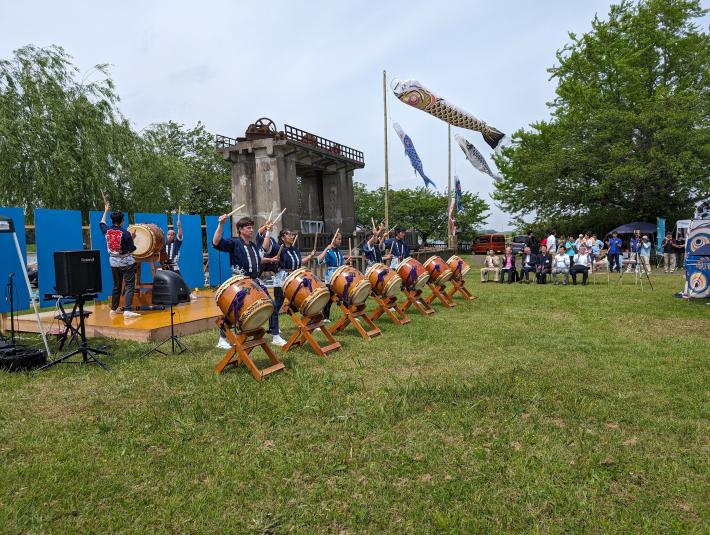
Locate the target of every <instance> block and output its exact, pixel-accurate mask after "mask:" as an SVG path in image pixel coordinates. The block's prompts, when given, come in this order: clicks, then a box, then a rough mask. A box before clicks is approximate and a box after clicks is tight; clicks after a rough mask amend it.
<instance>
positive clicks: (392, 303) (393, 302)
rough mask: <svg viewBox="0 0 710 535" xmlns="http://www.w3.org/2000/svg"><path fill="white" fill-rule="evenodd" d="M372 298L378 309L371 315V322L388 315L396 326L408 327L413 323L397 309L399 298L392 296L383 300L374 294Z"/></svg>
mask: <svg viewBox="0 0 710 535" xmlns="http://www.w3.org/2000/svg"><path fill="white" fill-rule="evenodd" d="M372 297H373V299H374V300H375V301H376V302H377V307H376V308H375V309H374V310H373V311H372V313H371V314H370V320H371V321H375V320H377V319H379V318H380V316H382V314H387V315H388V316H389V318H390V319H391V320H392V323H394V324H395V325H406V324H407V323H409V322H410V321H412V320H411V319H409V316H407V315H406V314H405V313H404V312H402V311H401V310H399V309H398V308H397V296H395V295H391V296H389V297H384V298H383V297H380V296H379V295H377V294H375V293H373V294H372Z"/></svg>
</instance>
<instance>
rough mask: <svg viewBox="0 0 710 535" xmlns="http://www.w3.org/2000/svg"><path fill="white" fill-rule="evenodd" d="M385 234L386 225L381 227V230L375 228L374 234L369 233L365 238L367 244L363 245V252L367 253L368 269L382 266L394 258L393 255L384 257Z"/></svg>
mask: <svg viewBox="0 0 710 535" xmlns="http://www.w3.org/2000/svg"><path fill="white" fill-rule="evenodd" d="M383 232H384V225H380V227H379V228H375V229H374V230H373V232H370V233H368V234H367V236H366V237H365V243H363V244H362V252H363V253H365V260H366V262H367V267H370V266H372V265H374V264H381V263H382V262H383V261H387V260H389V259H390V258H392V255H384V253H385V243H384V240H383V239H382V233H383Z"/></svg>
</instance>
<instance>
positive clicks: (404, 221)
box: [354, 182, 489, 242]
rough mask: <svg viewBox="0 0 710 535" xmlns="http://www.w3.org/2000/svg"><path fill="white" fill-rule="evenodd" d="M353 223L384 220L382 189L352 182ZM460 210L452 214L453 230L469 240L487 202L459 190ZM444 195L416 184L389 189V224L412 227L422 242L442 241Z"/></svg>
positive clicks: (444, 234) (481, 220)
mask: <svg viewBox="0 0 710 535" xmlns="http://www.w3.org/2000/svg"><path fill="white" fill-rule="evenodd" d="M354 191H355V222H356V223H357V224H358V225H362V226H371V224H372V223H371V221H372V220H373V219H374V220H375V221H376V222H380V221H382V220H383V219H384V213H385V212H384V202H385V201H384V199H385V190H384V188H377V189H375V190H368V189H367V187H366V186H365V184H361V183H359V182H356V183H355V184H354ZM462 201H463V206H464V212H463V213H462V214H455V216H454V219H455V221H456V233H457V235H458V236H459V237H461V238H463V239H470V238H472V237H473V235H474V234H476V233H477V231H478V230H479V229H480V227H481V225H482V224H483V223H485V221H486V217H487V215H488V214H487V213H486V212H487V211H488V209H489V206H488V204H486V202H485V201H484V200H482V199H481V198H480V197H478V196H477V195H475V194H473V193H469V192H467V191H465V192H463V195H462ZM448 207H449V203H448V198H447V196H446V195H443V194H441V193H438V192H436V191H432V190H430V189H427V188H423V187H419V188H416V189H401V190H390V191H389V220H390V225H391V226H394V225H401V226H403V227H405V228H407V229H415V230H417V232H418V233H419V235H420V236H421V237H422V240H423V241H424V242H426V241H427V240H428V239H431V238H438V239H441V240H445V239H446V237H447V236H448V232H449V230H448V220H449V215H448V214H449V212H448Z"/></svg>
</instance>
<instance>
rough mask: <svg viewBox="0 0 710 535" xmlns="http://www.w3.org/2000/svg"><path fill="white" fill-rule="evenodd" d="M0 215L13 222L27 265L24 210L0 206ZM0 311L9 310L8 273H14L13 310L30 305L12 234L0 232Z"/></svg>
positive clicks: (26, 307) (23, 308)
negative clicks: (0, 260)
mask: <svg viewBox="0 0 710 535" xmlns="http://www.w3.org/2000/svg"><path fill="white" fill-rule="evenodd" d="M0 215H3V216H5V217H9V218H10V219H12V221H13V223H14V224H15V233H16V234H17V241H18V242H19V243H20V252H21V254H22V260H23V261H24V262H25V265H27V254H26V246H25V212H24V210H23V209H22V208H0ZM0 258H2V262H0V312H9V311H10V294H9V292H8V280H9V278H10V273H14V274H15V276H14V277H13V279H12V280H13V285H14V291H13V292H12V293H13V299H14V303H13V306H14V308H15V311H18V310H26V309H28V308H29V307H30V296H29V294H28V293H27V284H26V283H25V277H24V275H23V274H22V265H21V264H20V259H19V258H18V257H17V247H16V246H15V239H14V238H13V237H12V234H0Z"/></svg>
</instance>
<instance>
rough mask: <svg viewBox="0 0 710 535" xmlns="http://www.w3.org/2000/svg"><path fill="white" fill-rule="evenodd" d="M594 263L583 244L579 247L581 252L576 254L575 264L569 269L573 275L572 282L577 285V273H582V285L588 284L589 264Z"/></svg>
mask: <svg viewBox="0 0 710 535" xmlns="http://www.w3.org/2000/svg"><path fill="white" fill-rule="evenodd" d="M591 263H592V259H591V256H590V255H589V254H588V253H587V248H586V247H585V246H584V245H582V246H581V247H580V248H579V253H577V254H576V255H574V265H573V266H572V268H571V269H570V270H569V272H570V274H571V275H572V284H574V285H575V286H576V285H577V274H578V273H581V274H582V286H586V285H587V278H588V277H589V266H590V265H591Z"/></svg>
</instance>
